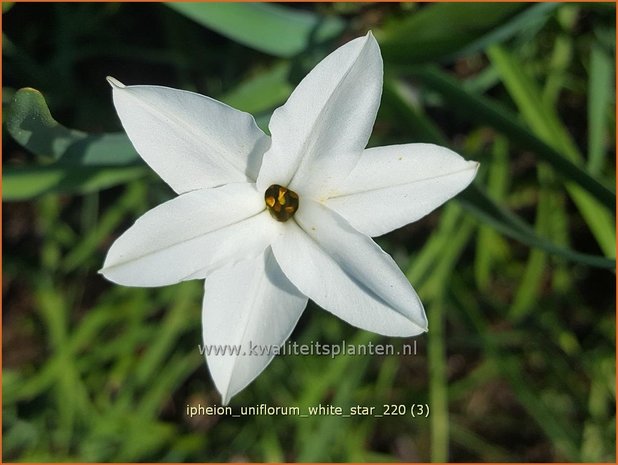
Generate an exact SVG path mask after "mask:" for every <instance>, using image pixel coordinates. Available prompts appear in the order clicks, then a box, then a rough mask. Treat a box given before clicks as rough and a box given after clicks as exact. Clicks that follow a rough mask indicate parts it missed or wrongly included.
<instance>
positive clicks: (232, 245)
mask: <svg viewBox="0 0 618 465" xmlns="http://www.w3.org/2000/svg"><path fill="white" fill-rule="evenodd" d="M279 228H280V225H279V224H278V223H277V222H276V221H273V219H272V218H271V217H270V215H269V214H268V212H267V211H266V210H265V208H264V200H263V197H262V196H261V195H259V194H258V193H257V191H256V190H255V185H253V184H244V183H243V184H227V185H225V186H221V187H217V188H212V189H202V190H197V191H192V192H188V193H186V194H182V195H180V196H178V197H176V198H175V199H172V200H170V201H168V202H165V203H163V204H161V205H159V206H158V207H156V208H153V209H152V210H150V211H149V212H147V213H146V214H144V215H143V216H142V217H141V218H139V219H138V220H137V221H136V222H135V224H134V225H133V226H132V227H131V228H129V229H128V230H127V231H126V232H125V233H124V234H123V235H122V236H120V237H119V238H118V239H117V240H116V242H114V244H113V245H112V247H111V248H110V250H109V252H108V254H107V258H106V259H105V264H104V266H103V269H102V270H101V273H102V274H103V275H104V276H105V277H106V278H107V279H109V280H110V281H113V282H116V283H119V284H124V285H126V286H164V285H167V284H173V283H177V282H179V281H183V280H187V279H197V278H203V277H205V276H206V275H207V274H208V272H209V271H211V270H212V269H214V268H217V267H219V266H222V265H225V264H227V263H229V262H231V261H235V260H242V259H245V258H249V257H255V256H256V255H258V254H260V253H262V251H263V250H264V249H265V248H266V247H267V246H268V244H269V243H270V241H271V240H272V238H273V237H274V236H276V234H277V229H279Z"/></svg>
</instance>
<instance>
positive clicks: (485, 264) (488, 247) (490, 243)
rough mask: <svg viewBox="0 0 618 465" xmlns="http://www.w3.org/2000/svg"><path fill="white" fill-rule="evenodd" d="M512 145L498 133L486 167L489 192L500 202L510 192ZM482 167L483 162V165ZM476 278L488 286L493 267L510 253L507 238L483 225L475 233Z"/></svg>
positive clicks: (479, 283) (483, 286)
mask: <svg viewBox="0 0 618 465" xmlns="http://www.w3.org/2000/svg"><path fill="white" fill-rule="evenodd" d="M508 149H509V144H508V141H507V139H505V138H504V137H501V136H498V137H497V138H496V140H495V142H494V144H493V148H492V160H491V163H489V166H488V168H487V171H488V176H487V193H488V195H489V196H491V198H492V199H494V200H495V201H496V202H499V203H501V202H502V201H503V200H504V199H505V197H506V194H507V190H508V179H509V163H508V162H509V155H508ZM481 168H483V165H481ZM475 253H476V256H475V261H474V277H475V279H476V282H477V285H478V286H479V288H480V289H488V288H489V285H490V281H491V274H492V270H493V268H494V266H498V264H497V263H496V262H497V261H499V259H500V258H505V255H506V254H507V253H508V249H507V245H506V241H505V240H504V238H502V237H501V236H500V234H498V233H497V232H496V231H495V230H493V229H492V228H491V227H489V226H485V225H481V226H480V227H479V231H478V234H477V236H476V252H475Z"/></svg>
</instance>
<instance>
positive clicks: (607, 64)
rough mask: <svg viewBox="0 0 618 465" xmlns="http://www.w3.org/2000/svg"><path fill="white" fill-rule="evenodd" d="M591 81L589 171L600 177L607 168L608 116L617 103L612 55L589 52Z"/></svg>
mask: <svg viewBox="0 0 618 465" xmlns="http://www.w3.org/2000/svg"><path fill="white" fill-rule="evenodd" d="M589 66H590V80H589V81H588V163H587V168H588V171H589V172H590V173H592V174H594V175H598V174H600V173H601V171H602V170H603V167H604V166H605V159H606V156H607V150H606V149H605V140H606V138H607V137H608V124H607V114H608V111H610V107H611V104H612V102H613V100H614V92H613V90H614V85H613V81H614V79H613V75H614V63H613V61H612V59H611V57H610V56H609V54H608V53H607V52H606V51H605V50H603V48H601V46H600V45H598V44H594V45H593V46H592V49H591V50H590V65H589Z"/></svg>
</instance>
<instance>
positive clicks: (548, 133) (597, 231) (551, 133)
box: [487, 46, 616, 257]
mask: <svg viewBox="0 0 618 465" xmlns="http://www.w3.org/2000/svg"><path fill="white" fill-rule="evenodd" d="M487 53H488V56H489V57H490V59H491V61H492V63H493V64H494V66H496V68H497V69H498V72H499V73H500V75H501V77H502V81H503V82H504V85H505V86H506V88H507V89H508V90H509V93H510V95H511V97H513V100H514V101H515V103H516V104H517V106H518V108H519V110H520V111H521V114H522V116H523V117H524V119H525V120H526V122H527V123H528V125H529V126H530V127H531V128H532V130H533V131H534V133H535V134H536V135H537V136H538V137H539V138H541V139H542V140H543V141H544V142H545V143H546V144H548V145H550V146H552V147H553V148H554V149H555V150H557V151H558V152H560V153H562V154H563V155H562V156H563V158H564V159H568V160H569V161H570V162H571V163H573V164H575V165H582V164H583V157H582V156H581V154H580V153H579V150H578V148H577V146H576V145H575V143H574V142H573V140H572V139H571V137H570V135H569V133H568V131H567V130H566V128H565V127H564V125H563V124H562V122H561V121H560V119H559V117H558V114H557V112H556V110H555V109H554V108H553V107H549V106H548V105H545V104H544V103H543V99H542V94H541V92H540V90H539V89H538V87H537V85H536V83H535V82H534V80H532V79H531V78H530V77H529V76H528V75H527V74H526V73H525V71H524V68H523V66H522V64H521V63H519V62H518V61H517V59H516V58H515V57H514V56H513V55H512V54H510V53H509V52H507V51H506V50H505V49H504V48H502V47H500V46H493V47H491V48H490V49H489V50H488V52H487ZM552 166H554V164H552ZM578 169H579V171H580V172H581V173H584V170H583V169H582V168H578ZM580 186H581V183H580V185H574V184H572V183H567V185H566V188H567V191H568V192H569V194H570V195H571V197H572V198H573V201H574V202H575V204H576V205H577V207H578V209H579V211H580V213H581V215H582V216H583V217H584V219H585V221H586V223H587V224H588V227H589V228H590V230H591V232H592V234H593V235H594V237H595V238H596V240H597V242H598V243H599V246H600V247H601V250H603V253H604V254H605V255H606V256H608V257H615V256H616V230H615V220H614V218H613V217H612V215H611V213H610V212H608V211H607V210H606V209H604V208H603V205H600V204H599V203H598V202H597V200H596V199H594V198H593V197H591V196H590V195H589V194H588V193H587V192H586V191H584V190H583V189H581V187H580ZM614 201H615V198H614Z"/></svg>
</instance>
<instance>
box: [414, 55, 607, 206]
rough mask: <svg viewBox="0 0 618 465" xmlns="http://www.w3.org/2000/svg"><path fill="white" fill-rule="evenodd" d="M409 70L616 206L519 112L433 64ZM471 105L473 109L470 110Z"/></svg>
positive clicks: (468, 115) (468, 116) (471, 117)
mask: <svg viewBox="0 0 618 465" xmlns="http://www.w3.org/2000/svg"><path fill="white" fill-rule="evenodd" d="M407 71H408V73H409V74H410V75H412V76H414V77H416V78H418V79H419V80H420V81H421V82H422V83H423V84H425V85H426V86H427V87H430V88H432V89H433V90H435V91H437V92H438V93H440V94H441V95H442V97H443V98H444V99H445V101H446V102H448V103H449V104H450V107H451V108H452V109H453V111H454V112H455V113H456V114H460V115H461V116H462V117H464V118H465V120H466V121H476V122H478V123H481V124H487V125H489V126H491V127H493V128H495V129H497V130H499V131H501V132H502V133H503V134H505V135H506V136H507V137H508V138H509V140H511V141H512V142H513V143H514V144H517V146H519V147H521V148H526V149H529V150H532V151H533V152H534V153H535V154H536V155H537V156H538V157H539V158H541V159H542V160H544V161H546V162H548V163H549V164H551V165H552V167H553V168H554V169H555V170H556V171H557V172H558V173H560V174H561V175H562V176H564V178H566V179H568V180H571V181H573V182H575V183H577V184H579V185H580V186H581V187H582V188H583V189H585V190H587V191H588V192H590V193H591V194H592V195H593V196H594V197H595V198H596V199H597V200H599V201H600V202H601V203H602V204H603V205H605V206H606V207H607V208H608V209H610V210H611V211H613V210H614V209H615V208H616V195H615V193H614V192H612V191H611V190H609V189H608V188H607V187H605V186H604V185H602V184H601V183H599V182H598V181H597V180H596V179H594V178H593V177H592V176H590V175H589V174H588V173H586V172H585V171H584V170H582V169H581V168H580V167H578V166H577V165H576V164H574V163H573V162H571V161H570V160H568V159H566V158H565V157H564V156H563V155H562V154H561V153H560V152H558V151H557V150H556V149H554V148H553V147H551V146H550V145H548V144H547V143H545V142H544V141H543V140H541V139H540V138H538V137H537V136H535V135H534V134H532V133H531V132H530V131H529V130H528V129H527V128H526V127H525V126H524V125H523V124H521V123H520V122H518V118H517V115H516V114H514V113H513V112H511V111H509V110H508V109H507V108H506V107H504V106H502V105H500V104H499V103H497V102H495V101H493V100H490V99H488V98H487V97H483V96H480V95H476V94H472V93H470V92H467V91H466V90H465V89H464V88H463V86H462V85H461V84H460V83H459V82H458V81H457V80H456V79H454V78H452V77H450V76H448V75H447V74H446V73H444V72H442V71H440V70H438V69H436V68H434V67H429V66H427V67H418V68H417V67H414V68H408V69H407ZM470 108H473V109H474V111H468V110H469V109H470Z"/></svg>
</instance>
